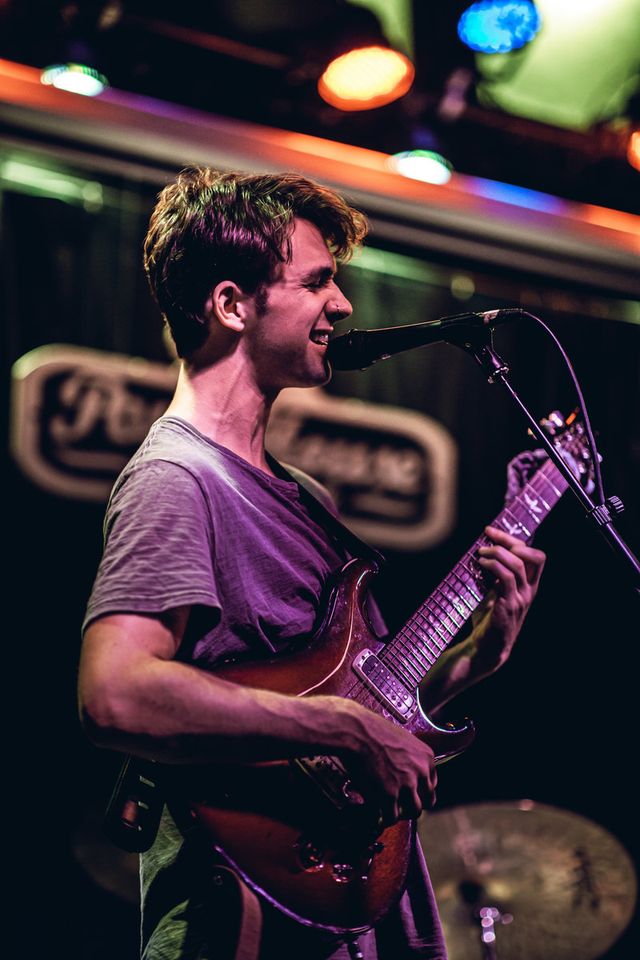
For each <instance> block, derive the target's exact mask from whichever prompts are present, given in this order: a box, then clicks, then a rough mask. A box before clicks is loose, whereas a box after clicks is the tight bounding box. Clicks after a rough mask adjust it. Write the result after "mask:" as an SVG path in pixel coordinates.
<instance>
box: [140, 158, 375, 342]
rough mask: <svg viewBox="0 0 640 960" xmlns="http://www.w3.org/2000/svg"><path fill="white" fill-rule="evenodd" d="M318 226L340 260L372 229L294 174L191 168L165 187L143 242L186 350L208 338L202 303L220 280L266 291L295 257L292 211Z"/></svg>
mask: <svg viewBox="0 0 640 960" xmlns="http://www.w3.org/2000/svg"><path fill="white" fill-rule="evenodd" d="M296 217H298V218H300V219H304V220H308V221H310V222H311V223H313V224H314V225H315V226H317V227H318V229H319V230H320V232H321V233H322V235H323V237H324V239H325V240H326V242H327V245H328V248H329V250H330V251H331V253H332V254H333V255H334V256H335V257H336V259H337V260H338V261H339V262H344V261H346V260H348V259H349V257H350V256H351V254H352V252H353V249H354V247H356V246H357V245H358V244H359V243H361V242H362V240H363V238H364V237H365V235H366V233H367V229H368V225H367V221H366V218H365V216H364V215H363V214H362V213H360V212H359V211H357V210H354V209H353V208H352V207H350V206H349V204H348V203H347V202H346V201H345V200H343V199H342V197H340V196H339V195H338V194H336V193H335V192H334V191H333V190H329V189H328V188H326V187H323V186H321V185H320V184H318V183H315V182H314V181H312V180H308V179H306V178H304V177H300V176H297V175H295V174H290V173H286V174H244V173H220V172H219V171H217V170H212V169H210V168H208V167H188V168H187V169H185V170H183V171H182V172H181V173H180V174H179V176H178V177H177V179H176V180H175V181H174V182H172V183H170V184H169V185H168V186H166V187H165V188H164V190H162V192H161V193H160V195H159V197H158V202H157V204H156V207H155V209H154V211H153V214H152V216H151V221H150V224H149V230H148V232H147V236H146V239H145V244H144V268H145V271H146V274H147V278H148V280H149V285H150V287H151V291H152V293H153V295H154V297H155V299H156V301H157V303H158V306H159V307H160V310H161V311H162V314H163V316H164V318H165V320H166V322H167V323H168V325H169V328H170V330H171V335H172V337H173V339H174V341H175V344H176V349H177V351H178V354H179V355H180V356H188V355H189V354H190V353H192V352H193V350H195V349H197V348H198V347H199V346H200V345H201V344H202V343H203V342H204V340H205V337H206V330H205V327H204V325H203V308H204V303H205V301H206V298H207V295H208V293H209V292H210V291H211V289H212V288H213V287H214V286H215V284H216V283H218V282H219V281H220V280H225V279H229V280H233V281H234V282H235V283H237V284H238V286H239V287H240V288H241V289H242V290H244V291H245V293H249V294H255V293H258V294H260V290H261V288H265V301H266V285H267V284H268V283H269V281H270V280H272V279H273V276H274V273H275V270H276V268H277V266H278V264H280V263H284V262H287V261H288V260H289V258H290V256H291V249H290V236H291V231H292V229H293V220H294V218H296Z"/></svg>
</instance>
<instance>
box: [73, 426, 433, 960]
mask: <svg viewBox="0 0 640 960" xmlns="http://www.w3.org/2000/svg"><path fill="white" fill-rule="evenodd" d="M273 466H274V469H275V470H276V471H278V472H280V471H279V468H278V465H277V464H275V462H274V463H273ZM310 484H311V485H312V484H313V482H312V481H310V478H306V479H305V486H306V487H307V486H309V485H310ZM312 489H313V487H312ZM104 535H105V548H104V553H103V557H102V560H101V563H100V566H99V569H98V573H97V576H96V580H95V583H94V587H93V590H92V593H91V596H90V598H89V603H88V606H87V611H86V616H85V620H84V624H83V629H86V627H87V626H88V625H89V623H91V622H92V621H93V620H95V619H96V618H98V617H101V616H105V615H106V614H112V613H116V612H127V613H147V614H148V613H161V612H164V611H167V610H170V609H172V608H175V607H178V606H185V605H188V606H191V607H192V612H191V616H190V618H189V624H188V627H187V631H186V635H185V638H184V641H183V643H182V645H181V648H180V651H179V654H178V656H179V658H180V659H181V660H183V661H185V662H188V663H191V664H194V665H196V666H199V667H201V668H203V669H214V668H215V666H216V664H218V663H219V662H220V661H221V660H223V659H226V658H229V657H230V656H232V657H235V656H246V655H249V656H251V655H253V656H254V657H256V656H264V655H265V654H269V653H277V652H278V651H281V650H283V649H285V648H287V647H288V646H289V645H290V644H291V642H292V641H294V640H296V639H297V638H300V637H309V636H311V635H312V634H313V632H314V628H315V627H316V626H317V624H318V623H319V620H320V619H321V614H322V609H321V601H322V596H323V592H324V588H325V586H326V583H327V580H328V579H329V577H330V575H331V574H332V573H334V572H335V571H336V570H338V569H339V568H340V567H341V566H342V565H343V564H344V562H345V561H346V560H347V559H348V556H349V554H348V552H347V549H346V547H345V546H344V545H343V544H342V543H340V542H339V541H338V540H337V539H336V537H335V535H334V534H333V533H329V532H328V531H327V530H326V529H325V528H324V527H323V526H322V515H321V514H320V515H318V514H317V512H316V511H315V510H314V511H313V515H312V513H311V512H310V510H309V508H308V505H307V503H306V502H305V498H304V497H303V496H301V490H300V486H299V484H298V483H297V482H295V481H294V480H291V479H287V474H286V472H284V471H282V475H281V476H278V477H275V478H274V477H271V476H269V475H268V474H266V473H265V472H264V471H262V470H259V469H257V468H255V467H253V466H252V465H251V464H249V463H247V462H246V461H245V460H243V459H242V458H241V457H239V456H237V455H236V454H234V453H233V452H232V451H230V450H227V449H226V448H224V447H222V446H220V445H219V444H216V443H214V442H213V441H211V440H209V439H208V438H207V437H205V436H203V435H202V434H201V433H199V432H198V431H197V430H196V429H195V428H194V427H192V426H191V425H190V424H189V423H187V422H185V421H183V420H180V419H178V418H176V417H169V416H166V417H161V418H160V419H159V420H158V421H156V423H155V424H153V426H152V427H151V429H150V431H149V433H148V435H147V438H146V439H145V441H144V442H143V444H142V445H141V447H140V448H139V450H138V451H137V452H136V454H135V455H134V456H133V458H132V459H131V461H130V462H129V464H128V465H127V466H126V467H125V469H124V470H123V472H122V474H121V475H120V477H119V478H118V480H117V482H116V484H115V486H114V488H113V491H112V494H111V498H110V501H109V505H108V508H107V513H106V517H105V526H104ZM370 614H371V617H372V620H373V623H374V625H375V627H376V629H377V630H378V631H380V630H381V629H382V621H381V618H380V617H379V614H378V613H377V610H376V608H375V604H372V605H371V609H370ZM189 842H190V841H189V840H187V841H185V840H184V838H183V836H182V834H181V833H180V831H179V830H178V829H177V827H176V825H175V823H174V821H173V818H172V817H171V816H170V814H169V812H168V811H167V810H165V812H164V814H163V818H162V821H161V825H160V830H159V832H158V836H157V839H156V842H155V844H154V846H153V847H152V849H151V850H150V851H149V852H148V853H147V854H144V855H143V856H142V894H143V922H142V949H143V956H144V960H178V958H180V960H191V958H193V960H196V958H198V960H205V958H206V960H214V957H216V950H215V945H214V946H213V948H212V950H211V951H209V950H208V948H207V946H206V941H207V940H208V939H209V940H210V939H211V937H212V934H211V930H212V923H211V917H210V915H209V910H208V909H205V907H204V906H203V904H204V903H205V902H206V901H207V900H208V895H207V893H206V891H205V889H204V885H205V883H206V880H205V878H204V876H200V875H199V868H198V866H197V865H196V864H197V863H199V861H198V859H197V858H196V857H193V856H192V855H191V852H190V850H189V849H188V847H189ZM213 909H215V908H213ZM205 914H206V915H207V916H206V922H205V921H204V920H203V917H204V916H205ZM220 920H221V922H222V923H223V924H224V919H223V918H220ZM279 937H280V938H285V939H286V942H287V944H290V943H292V942H293V940H299V950H300V951H301V952H304V954H305V958H306V960H311V958H312V957H313V958H315V957H317V958H318V960H320V958H323V960H324V958H328V957H332V958H336V960H338V958H343V957H344V958H347V956H348V954H347V952H346V947H345V946H338V947H337V948H336V945H335V942H333V943H329V942H328V941H327V938H326V937H324V936H323V935H319V934H318V933H317V932H314V931H309V930H307V929H305V928H301V927H300V926H299V925H297V924H294V923H293V922H292V921H289V920H284V919H283V918H282V917H281V916H280V915H277V914H276V913H275V911H272V910H271V909H270V908H265V937H264V943H265V946H264V951H269V952H268V953H264V960H267V957H270V956H271V950H273V949H274V947H273V944H274V942H277V941H278V938H279ZM377 943H378V945H379V948H378V947H377V945H376V944H377ZM269 944H271V946H269ZM360 946H361V949H362V950H363V953H364V956H365V957H366V960H376V958H380V960H400V958H404V957H406V958H412V960H413V958H417V957H428V958H431V960H443V958H444V957H445V956H446V952H445V949H444V945H443V942H442V934H441V931H440V927H439V923H438V920H437V911H436V909H435V903H434V900H433V893H432V890H431V885H430V882H429V879H428V875H427V872H426V868H425V867H424V860H423V858H422V855H421V851H420V850H419V848H418V847H417V846H416V849H415V855H414V857H413V860H412V864H411V870H410V877H409V883H408V886H407V891H406V893H405V895H404V896H403V898H402V900H401V902H400V905H399V907H398V908H397V909H394V910H393V911H391V912H390V914H389V915H388V916H387V917H386V918H385V919H384V920H383V921H382V923H381V924H380V925H379V927H378V929H377V930H376V931H375V932H373V931H371V932H369V933H368V934H365V935H363V936H362V937H361V938H360ZM283 955H284V954H283ZM262 957H263V954H261V960H262Z"/></svg>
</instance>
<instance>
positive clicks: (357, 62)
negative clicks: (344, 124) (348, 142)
mask: <svg viewBox="0 0 640 960" xmlns="http://www.w3.org/2000/svg"><path fill="white" fill-rule="evenodd" d="M414 75H415V70H414V67H413V64H412V63H411V61H410V60H409V58H408V57H406V56H405V55H404V54H402V53H400V52H399V51H397V50H392V49H390V48H388V47H382V46H370V47H360V48H359V49H355V50H350V51H349V52H348V53H344V54H342V55H341V56H339V57H336V59H335V60H332V61H331V63H330V64H329V66H328V67H327V68H326V70H325V71H324V73H323V74H322V76H321V77H320V79H319V80H318V93H319V94H320V96H321V97H322V99H323V100H325V101H326V102H327V103H329V104H331V106H332V107H337V108H338V109H339V110H372V109H373V108H375V107H382V106H384V105H385V104H387V103H392V102H393V101H394V100H397V99H398V98H399V97H401V96H403V95H404V94H405V93H406V92H407V91H408V90H409V88H410V87H411V84H412V83H413V78H414Z"/></svg>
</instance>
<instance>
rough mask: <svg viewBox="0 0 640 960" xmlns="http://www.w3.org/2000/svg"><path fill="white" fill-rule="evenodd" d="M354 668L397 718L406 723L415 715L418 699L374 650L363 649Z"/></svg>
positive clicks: (355, 661)
mask: <svg viewBox="0 0 640 960" xmlns="http://www.w3.org/2000/svg"><path fill="white" fill-rule="evenodd" d="M353 669H354V671H355V672H356V673H357V674H358V676H359V677H360V679H361V680H362V681H363V682H364V683H365V685H366V686H367V687H368V688H369V690H371V692H372V693H373V694H374V695H375V697H376V698H377V699H378V700H379V701H380V703H381V704H382V706H383V707H384V708H385V709H386V710H388V711H389V713H391V714H392V715H393V716H394V717H395V718H396V720H399V721H400V723H406V722H407V721H408V720H409V719H410V718H411V717H412V716H413V714H414V713H415V711H416V709H417V707H418V701H417V700H416V698H415V697H414V696H413V694H411V693H409V691H408V690H407V688H406V687H405V686H404V685H403V684H402V683H400V681H399V680H398V678H397V677H396V676H394V674H393V673H391V671H390V670H389V668H388V667H387V666H385V664H384V663H383V662H382V660H380V658H379V657H377V656H376V654H375V653H374V652H373V650H361V651H360V653H359V654H358V656H357V657H356V659H355V660H354V661H353Z"/></svg>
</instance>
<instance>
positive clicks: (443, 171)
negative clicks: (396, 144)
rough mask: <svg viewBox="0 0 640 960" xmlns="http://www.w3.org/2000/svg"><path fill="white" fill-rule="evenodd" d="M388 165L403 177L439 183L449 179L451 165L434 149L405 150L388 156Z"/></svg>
mask: <svg viewBox="0 0 640 960" xmlns="http://www.w3.org/2000/svg"><path fill="white" fill-rule="evenodd" d="M389 166H390V167H391V169H392V170H395V171H396V173H401V174H402V176H403V177H411V179H412V180H423V181H424V182H425V183H435V184H438V185H441V184H443V183H448V182H449V180H451V174H452V173H453V167H452V166H451V164H450V163H449V161H448V160H446V159H445V158H444V157H443V156H442V155H441V154H440V153H436V151H435V150H405V151H404V152H403V153H395V154H394V155H393V156H392V157H390V158H389Z"/></svg>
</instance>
